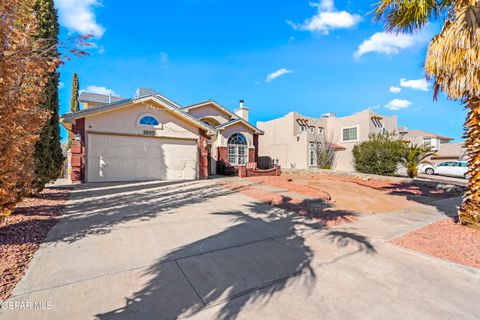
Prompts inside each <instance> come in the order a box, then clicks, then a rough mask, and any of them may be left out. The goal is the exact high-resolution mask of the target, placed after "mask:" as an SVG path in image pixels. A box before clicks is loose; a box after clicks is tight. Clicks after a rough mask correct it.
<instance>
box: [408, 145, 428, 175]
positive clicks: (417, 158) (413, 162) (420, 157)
mask: <svg viewBox="0 0 480 320" xmlns="http://www.w3.org/2000/svg"><path fill="white" fill-rule="evenodd" d="M434 154H435V152H434V151H433V148H432V146H430V145H426V144H425V145H419V144H405V146H404V147H403V148H402V150H401V156H400V163H401V164H402V165H403V166H404V167H405V169H407V175H408V177H409V178H415V177H416V176H417V175H418V167H419V165H420V164H421V163H422V162H424V161H425V159H427V158H428V157H430V156H432V155H434Z"/></svg>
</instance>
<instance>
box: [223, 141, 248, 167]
mask: <svg viewBox="0 0 480 320" xmlns="http://www.w3.org/2000/svg"><path fill="white" fill-rule="evenodd" d="M227 146H228V162H229V163H230V164H232V165H241V164H246V163H247V162H248V145H247V139H246V138H245V136H244V135H243V134H241V133H234V134H232V135H231V136H230V138H228V142H227Z"/></svg>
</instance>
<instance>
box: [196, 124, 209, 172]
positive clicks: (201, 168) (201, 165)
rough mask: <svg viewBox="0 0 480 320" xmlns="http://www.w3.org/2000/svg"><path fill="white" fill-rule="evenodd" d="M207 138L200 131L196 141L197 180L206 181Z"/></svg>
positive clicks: (202, 131)
mask: <svg viewBox="0 0 480 320" xmlns="http://www.w3.org/2000/svg"><path fill="white" fill-rule="evenodd" d="M207 139H208V138H207V136H206V134H205V131H204V130H201V131H200V137H199V139H198V178H199V179H208V149H207Z"/></svg>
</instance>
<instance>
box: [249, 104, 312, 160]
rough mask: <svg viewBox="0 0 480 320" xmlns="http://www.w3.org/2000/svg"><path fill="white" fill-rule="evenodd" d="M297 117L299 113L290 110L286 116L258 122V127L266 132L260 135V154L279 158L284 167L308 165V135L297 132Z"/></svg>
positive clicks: (274, 158)
mask: <svg viewBox="0 0 480 320" xmlns="http://www.w3.org/2000/svg"><path fill="white" fill-rule="evenodd" d="M296 118H298V114H297V113H295V112H290V113H289V114H287V115H286V116H285V117H282V118H279V119H275V120H272V121H268V122H259V123H258V128H259V129H260V130H263V131H265V132H266V134H265V135H262V136H259V155H260V156H268V157H270V158H271V159H272V160H275V161H277V160H278V161H279V163H278V164H279V165H280V166H282V167H283V168H293V167H295V168H306V167H307V159H308V149H307V146H308V144H307V135H306V134H297V131H296V130H298V129H296V124H295V119H296Z"/></svg>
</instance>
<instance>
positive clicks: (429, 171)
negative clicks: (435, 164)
mask: <svg viewBox="0 0 480 320" xmlns="http://www.w3.org/2000/svg"><path fill="white" fill-rule="evenodd" d="M425 173H426V174H434V173H435V171H433V169H432V168H427V169H425Z"/></svg>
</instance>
